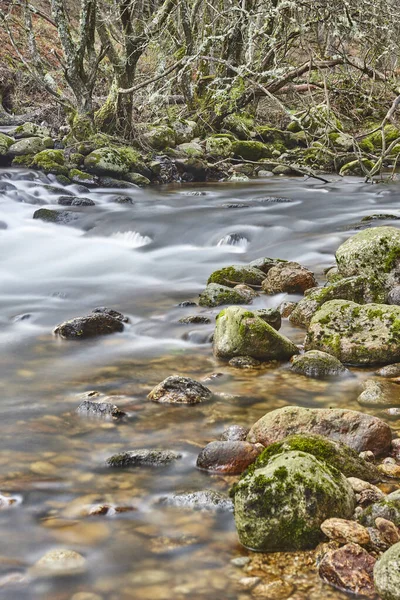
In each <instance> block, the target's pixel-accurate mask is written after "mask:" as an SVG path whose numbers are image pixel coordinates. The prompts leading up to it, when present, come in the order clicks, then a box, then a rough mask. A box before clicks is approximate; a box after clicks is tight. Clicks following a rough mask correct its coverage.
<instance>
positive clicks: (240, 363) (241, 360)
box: [229, 356, 261, 369]
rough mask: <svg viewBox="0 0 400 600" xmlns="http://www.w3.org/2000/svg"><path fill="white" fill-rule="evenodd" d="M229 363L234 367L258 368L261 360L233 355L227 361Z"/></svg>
mask: <svg viewBox="0 0 400 600" xmlns="http://www.w3.org/2000/svg"><path fill="white" fill-rule="evenodd" d="M229 365H230V366H231V367H233V368H234V369H258V367H260V366H261V362H260V361H259V360H257V359H256V358H252V357H251V356H234V357H233V358H231V360H230V361H229Z"/></svg>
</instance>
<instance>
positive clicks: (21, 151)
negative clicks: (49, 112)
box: [7, 137, 53, 156]
mask: <svg viewBox="0 0 400 600" xmlns="http://www.w3.org/2000/svg"><path fill="white" fill-rule="evenodd" d="M52 147H53V140H52V139H51V138H41V137H30V138H24V139H22V140H19V141H18V142H14V144H12V145H11V146H9V148H8V151H7V154H8V155H9V156H25V155H33V154H37V153H38V152H42V150H46V148H52Z"/></svg>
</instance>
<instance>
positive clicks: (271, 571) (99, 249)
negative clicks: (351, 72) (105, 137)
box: [0, 168, 400, 600]
mask: <svg viewBox="0 0 400 600" xmlns="http://www.w3.org/2000/svg"><path fill="white" fill-rule="evenodd" d="M331 179H332V183H329V184H323V183H321V182H319V181H316V180H312V179H308V180H304V179H297V178H290V179H285V178H276V177H274V178H268V179H259V180H254V181H249V182H247V183H242V184H228V183H220V184H202V185H188V184H186V185H182V186H179V185H173V186H165V187H157V188H156V187H154V188H148V189H145V190H144V189H137V190H129V191H128V190H114V191H112V190H109V189H107V190H106V189H97V188H96V189H92V190H91V191H89V190H82V189H80V188H79V187H78V186H69V187H68V188H67V190H66V191H67V192H68V191H69V192H72V193H73V194H76V195H79V196H84V197H86V198H90V199H92V200H93V201H94V202H95V206H89V207H76V208H75V207H73V208H69V207H67V208H66V207H60V206H58V205H57V201H58V198H59V197H60V196H62V195H65V188H63V187H62V186H60V185H59V184H58V183H57V182H56V180H55V178H54V177H52V176H48V177H46V176H44V175H43V174H40V173H37V172H33V171H25V170H21V169H18V170H17V169H11V168H3V169H0V257H1V259H0V282H1V283H0V348H1V355H0V387H1V405H0V406H1V419H0V481H1V484H0V492H3V493H10V494H12V495H13V496H15V497H16V499H17V502H16V504H15V505H14V506H13V507H12V508H10V509H8V510H3V511H0V535H1V539H2V541H3V543H2V550H1V552H0V554H1V560H0V597H1V598H6V599H7V600H8V599H9V598H10V599H11V598H12V599H15V598H18V600H26V599H48V600H50V599H51V600H64V599H65V600H67V599H70V598H72V597H73V598H74V600H75V598H77V600H85V597H84V596H81V597H79V596H74V594H75V595H76V594H78V593H79V592H82V593H83V592H88V593H89V592H90V593H92V594H97V595H98V596H93V597H90V596H88V597H87V600H91V598H93V600H95V598H96V597H100V598H103V599H109V600H125V599H126V600H129V599H131V598H132V599H133V598H135V599H136V600H150V599H152V600H168V599H170V598H173V599H174V600H181V599H184V598H190V599H191V600H193V599H194V600H197V599H199V600H201V599H204V600H206V599H207V600H210V599H213V600H222V599H224V600H231V599H240V600H242V599H245V598H249V597H250V594H249V593H247V592H246V590H242V589H241V587H240V585H239V584H238V580H239V579H240V578H241V577H243V576H245V574H244V572H242V571H241V570H240V569H238V568H237V567H235V566H234V565H233V564H232V563H231V560H232V559H235V558H237V557H241V556H242V557H247V556H251V553H250V552H248V551H247V550H245V549H244V548H241V547H240V545H239V543H238V541H237V538H236V533H235V528H234V523H233V517H232V515H231V514H230V513H228V514H222V513H217V514H215V513H202V512H193V511H186V510H178V509H176V508H171V507H165V506H164V505H160V504H159V503H158V502H157V500H158V499H159V498H160V497H162V496H168V495H169V494H171V493H173V492H177V491H184V490H204V489H214V490H220V491H227V490H228V489H229V487H230V485H231V484H232V482H233V481H234V479H233V478H229V477H226V476H225V477H221V476H212V475H209V474H207V473H204V472H200V471H198V470H196V467H195V462H196V457H197V454H198V452H199V451H200V449H201V448H202V447H203V446H204V445H205V444H206V443H207V442H209V441H211V440H213V439H217V438H218V436H219V435H220V434H221V432H222V431H223V429H224V428H225V427H226V426H227V425H230V424H234V423H237V424H241V425H245V426H250V425H251V424H252V423H253V422H254V421H255V420H257V419H258V418H259V417H261V416H262V415H263V414H264V413H265V412H267V411H270V410H272V409H275V408H278V407H281V406H285V405H289V404H296V405H301V406H310V407H321V406H326V407H328V406H329V407H347V408H354V409H357V408H359V406H358V405H357V403H356V397H357V393H358V386H359V383H360V380H361V379H363V378H365V377H366V376H367V375H368V373H367V372H366V371H361V370H360V371H358V372H357V373H356V377H355V378H353V379H350V380H348V379H346V380H344V381H341V382H339V383H338V382H335V383H332V382H320V381H315V380H308V379H306V378H303V377H301V376H298V375H293V374H291V373H290V372H289V371H288V369H287V365H278V364H271V365H268V366H266V367H265V368H263V369H261V370H255V371H253V370H252V371H245V370H239V369H234V368H232V367H230V366H229V365H226V364H224V363H221V362H219V361H217V360H216V359H214V358H213V355H212V349H211V343H210V341H209V340H210V336H211V333H212V330H213V326H212V325H181V324H179V323H178V320H179V319H180V318H181V317H184V316H186V315H193V314H206V315H207V316H211V317H214V316H215V315H216V314H217V313H218V310H217V309H213V310H207V309H203V308H200V307H198V306H191V307H185V308H182V307H179V306H178V304H179V303H180V302H182V301H186V300H191V301H196V299H197V296H198V294H199V292H200V291H201V290H202V289H203V288H204V287H205V284H206V281H207V278H208V277H209V275H210V274H211V273H212V271H213V270H215V269H217V268H220V267H222V266H224V265H229V264H235V263H243V264H245V263H248V262H249V261H251V260H254V259H256V258H258V257H261V256H270V257H279V258H283V259H291V260H295V261H298V262H300V263H301V264H304V265H305V266H307V267H309V268H310V269H311V270H313V271H314V272H315V274H316V277H317V279H318V281H319V282H321V283H323V282H324V277H323V272H324V269H325V268H327V267H329V266H330V265H332V264H333V262H334V252H335V249H336V248H337V247H338V246H339V244H340V243H342V242H343V241H344V240H345V239H346V238H347V237H348V236H349V235H351V234H352V233H354V231H355V230H354V227H355V226H356V224H357V223H359V222H360V219H361V218H362V217H364V216H367V215H371V214H374V213H391V214H393V215H396V216H399V217H400V210H399V196H400V188H399V186H398V185H396V184H392V185H390V186H383V185H382V186H381V185H374V186H372V185H367V184H364V183H363V182H362V181H361V180H357V179H348V180H342V179H341V178H339V177H337V176H332V177H331ZM4 184H7V185H4ZM8 184H11V185H8ZM49 185H50V186H52V187H50V188H49V187H47V186H49ZM57 188H58V189H57ZM117 196H124V197H125V201H124V202H123V203H121V202H116V201H115V200H116V197H117ZM43 206H45V207H48V208H58V209H61V208H63V209H64V210H72V211H73V212H74V214H75V215H76V220H74V221H73V222H71V223H70V224H69V225H67V226H66V225H59V224H53V223H46V222H43V221H41V220H36V219H35V220H33V219H32V215H33V213H34V211H35V210H37V209H38V208H40V207H43ZM381 223H382V221H380V222H379V224H381ZM393 224H394V225H396V222H394V223H393ZM287 299H298V297H296V296H291V297H290V296H286V295H283V294H280V295H277V296H270V297H267V296H265V295H263V296H260V297H259V298H257V299H256V300H255V302H254V306H255V307H265V306H270V307H274V306H277V305H279V304H280V303H281V302H282V301H283V300H287ZM98 306H107V307H110V308H113V309H116V310H119V311H121V312H122V313H123V314H124V315H127V316H128V317H129V319H130V324H129V325H127V326H126V327H125V330H124V332H123V333H120V334H115V335H112V336H108V337H105V338H97V339H94V340H90V341H81V342H73V341H66V340H60V339H58V338H56V337H55V336H53V334H52V330H53V329H54V327H55V326H56V325H57V324H58V323H60V322H61V321H64V320H66V319H69V318H72V317H75V316H81V315H85V314H88V313H89V312H90V311H91V310H92V309H93V308H95V307H98ZM281 331H282V332H283V333H284V334H285V335H287V336H288V337H290V338H291V339H292V340H293V341H295V342H296V343H302V341H303V339H304V331H303V330H301V329H298V328H294V327H293V326H291V325H290V323H289V322H288V320H287V319H285V320H284V324H283V327H282V330H281ZM212 373H219V374H220V376H219V377H216V378H210V379H207V377H208V376H209V375H210V374H212ZM171 374H181V375H186V376H189V377H193V378H194V379H197V380H204V379H205V378H206V379H207V383H206V385H207V386H209V387H210V388H211V389H212V390H213V391H215V392H217V393H218V394H219V396H218V398H217V400H215V401H213V402H212V403H210V404H204V405H198V406H186V407H185V406H183V407H174V406H166V405H157V404H154V403H151V402H148V401H147V400H146V395H147V393H148V392H149V391H150V390H151V389H152V387H153V386H154V385H155V384H157V383H159V382H160V381H161V380H163V379H164V378H165V377H167V376H168V375H171ZM89 390H98V391H100V392H102V393H105V394H107V395H110V396H115V397H116V398H115V403H116V404H117V405H118V406H120V407H121V408H122V409H123V410H125V411H126V412H127V413H128V418H127V419H126V420H124V421H122V422H120V423H118V422H104V421H99V420H88V419H85V418H83V417H82V416H81V415H78V414H76V412H75V410H76V407H77V406H78V404H79V402H80V401H81V395H82V394H83V393H84V392H87V391H89ZM391 425H392V426H393V427H394V428H395V429H396V426H397V422H392V423H391ZM135 448H166V449H172V450H177V451H179V452H181V453H182V454H183V458H182V460H180V461H177V463H176V464H175V465H174V466H172V467H168V468H161V469H152V470H148V469H136V470H131V471H124V470H123V471H115V470H111V469H106V468H105V467H104V462H105V459H106V457H107V456H109V455H111V454H113V453H115V452H117V451H120V450H130V449H135ZM104 502H111V503H114V504H117V505H121V506H130V507H132V508H133V510H131V511H128V512H122V513H120V514H117V515H114V516H104V515H103V516H91V517H87V516H85V515H84V514H83V513H84V510H83V509H84V507H85V506H87V505H92V504H101V503H104ZM53 548H69V549H73V550H75V551H77V552H79V553H81V554H82V555H83V556H84V557H85V558H86V559H87V568H86V571H85V572H84V573H83V574H81V575H79V576H70V577H65V578H52V579H46V578H44V579H43V578H35V577H33V576H31V575H30V574H29V573H30V570H29V569H30V567H31V565H33V564H34V563H35V561H37V560H38V559H39V558H40V557H41V556H43V555H44V554H45V553H46V552H47V551H49V550H51V549H53ZM256 560H257V561H259V562H260V560H261V559H260V557H259V556H258V557H257V559H256ZM290 560H291V558H290V556H289V557H288V555H286V558H285V560H284V562H286V563H287V562H290ZM268 561H269V562H268ZM270 563H271V559H270V558H267V559H266V563H265V564H264V565H263V566H262V568H261V567H258V571H257V568H256V569H255V574H257V575H259V571H260V569H261V570H262V571H263V573H264V575H265V576H267V577H271V578H272V580H273V579H274V577H275V578H276V577H277V574H276V573H277V568H276V567H275V566H274V563H273V561H272V563H271V564H270ZM257 564H258V563H257ZM279 573H282V569H281V571H279ZM308 577H310V579H308ZM10 579H12V580H14V579H15V581H14V582H13V584H11V583H10ZM290 581H291V585H292V586H293V591H292V592H290V593H289V596H290V597H291V598H293V599H294V598H295V599H296V600H306V599H309V598H311V599H315V600H317V598H320V597H322V595H324V596H325V597H326V598H328V597H330V598H334V599H335V600H336V599H339V598H344V596H343V595H341V594H340V593H339V592H336V591H335V590H333V589H332V588H329V587H328V586H325V585H324V584H320V583H318V581H317V578H315V577H313V576H312V575H310V576H309V575H304V576H303V575H302V574H301V572H300V570H299V572H298V574H297V576H296V575H293V574H292V575H291V579H290ZM6 584H7V585H6ZM289 591H290V590H289ZM291 594H292V595H291ZM296 594H297V595H296ZM263 597H269V596H263ZM279 597H280V596H279ZM282 597H283V596H282ZM284 597H287V596H284Z"/></svg>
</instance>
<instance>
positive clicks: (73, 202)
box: [58, 196, 95, 206]
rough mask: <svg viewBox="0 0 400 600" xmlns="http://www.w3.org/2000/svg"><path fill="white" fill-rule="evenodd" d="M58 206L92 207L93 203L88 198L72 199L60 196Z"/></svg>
mask: <svg viewBox="0 0 400 600" xmlns="http://www.w3.org/2000/svg"><path fill="white" fill-rule="evenodd" d="M58 204H61V206H94V205H95V203H94V202H93V200H90V198H72V197H71V196H60V198H59V199H58Z"/></svg>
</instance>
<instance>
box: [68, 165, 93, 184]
mask: <svg viewBox="0 0 400 600" xmlns="http://www.w3.org/2000/svg"><path fill="white" fill-rule="evenodd" d="M68 177H69V178H70V180H71V181H72V182H73V183H78V184H83V185H97V178H96V176H95V175H91V174H89V173H85V172H84V171H81V170H80V169H71V170H70V171H69V173H68Z"/></svg>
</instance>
